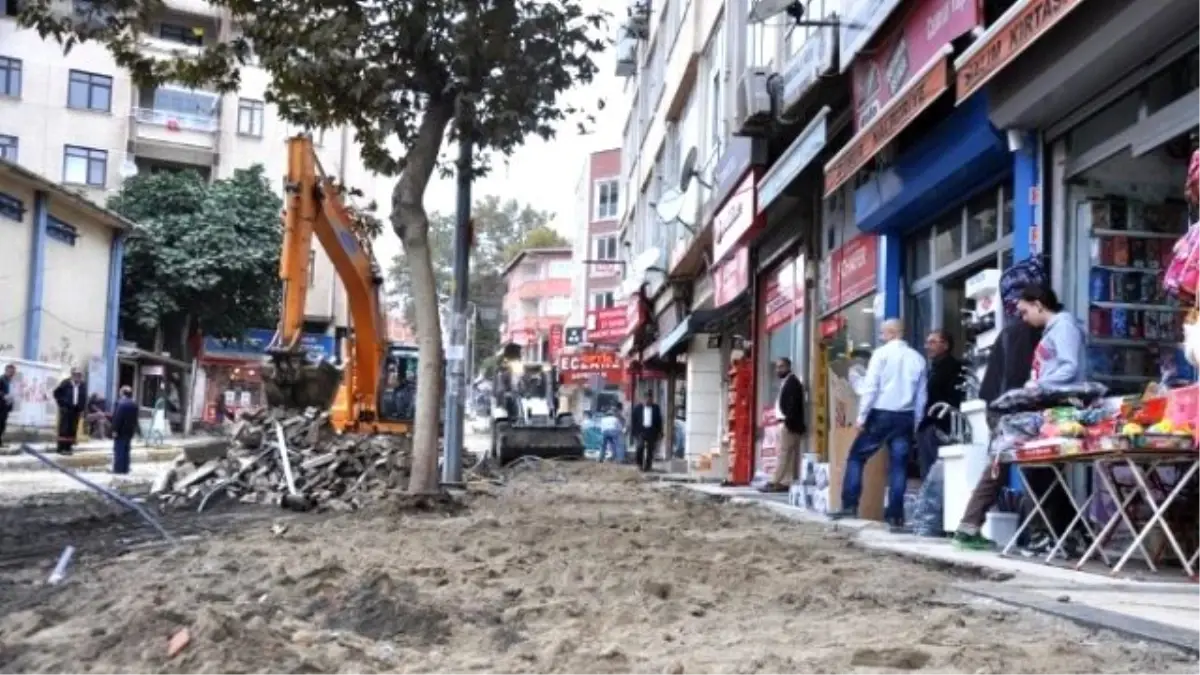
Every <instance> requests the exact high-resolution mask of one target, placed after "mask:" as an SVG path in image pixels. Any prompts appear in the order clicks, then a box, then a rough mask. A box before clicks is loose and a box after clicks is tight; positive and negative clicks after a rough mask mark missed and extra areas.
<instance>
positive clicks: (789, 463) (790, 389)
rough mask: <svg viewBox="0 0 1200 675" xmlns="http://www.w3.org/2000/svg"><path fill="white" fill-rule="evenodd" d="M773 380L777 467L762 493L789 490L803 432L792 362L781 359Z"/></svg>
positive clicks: (800, 395) (799, 393)
mask: <svg viewBox="0 0 1200 675" xmlns="http://www.w3.org/2000/svg"><path fill="white" fill-rule="evenodd" d="M775 376H776V377H778V378H779V380H780V384H779V398H777V399H776V400H775V419H776V420H778V421H779V463H778V464H777V465H776V466H775V475H774V476H772V477H771V482H770V483H767V484H766V485H764V486H763V487H762V488H761V490H762V492H787V491H788V489H789V488H790V487H791V486H792V482H793V481H795V480H796V469H797V467H798V466H799V465H800V439H802V438H804V433H805V431H806V430H807V429H806V427H805V423H804V418H805V416H806V414H807V411H806V410H805V405H804V384H803V383H801V382H800V378H798V377H796V374H795V373H794V372H792V360H791V359H789V358H787V357H786V356H785V357H782V358H780V359H779V360H778V361H776V362H775Z"/></svg>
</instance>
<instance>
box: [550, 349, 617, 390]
mask: <svg viewBox="0 0 1200 675" xmlns="http://www.w3.org/2000/svg"><path fill="white" fill-rule="evenodd" d="M557 363H558V375H559V379H560V380H561V381H563V382H580V381H583V380H586V379H587V378H588V377H589V376H591V375H601V376H603V377H604V378H605V379H606V380H610V381H611V380H612V379H613V378H616V379H617V381H619V380H620V378H621V376H622V373H624V371H625V365H624V363H623V362H622V361H621V357H619V356H617V355H616V354H614V353H612V352H599V351H590V350H589V351H585V352H582V353H579V354H572V355H569V356H568V355H564V356H560V357H558V360H557Z"/></svg>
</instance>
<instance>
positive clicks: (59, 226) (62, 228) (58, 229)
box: [46, 216, 79, 246]
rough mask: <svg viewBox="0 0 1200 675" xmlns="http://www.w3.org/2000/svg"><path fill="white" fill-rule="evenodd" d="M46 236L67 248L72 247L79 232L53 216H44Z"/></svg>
mask: <svg viewBox="0 0 1200 675" xmlns="http://www.w3.org/2000/svg"><path fill="white" fill-rule="evenodd" d="M46 236H47V237H49V238H50V239H53V240H54V241H57V242H60V243H63V244H66V245H67V246H74V245H75V240H76V239H78V238H79V230H77V229H75V226H74V225H72V224H70V223H66V222H63V221H61V220H59V219H58V218H55V217H54V216H46Z"/></svg>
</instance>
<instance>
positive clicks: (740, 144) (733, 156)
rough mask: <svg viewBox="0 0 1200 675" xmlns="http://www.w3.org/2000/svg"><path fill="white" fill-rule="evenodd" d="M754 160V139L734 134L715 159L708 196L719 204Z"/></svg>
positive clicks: (714, 202)
mask: <svg viewBox="0 0 1200 675" xmlns="http://www.w3.org/2000/svg"><path fill="white" fill-rule="evenodd" d="M753 161H754V140H753V139H751V138H747V137H745V136H734V137H732V138H730V139H729V142H728V143H726V144H725V151H724V152H723V153H721V157H720V158H719V159H717V166H716V168H715V169H713V191H712V196H711V197H710V198H709V199H711V200H712V203H713V204H715V205H719V204H721V203H722V202H724V201H725V198H726V197H728V196H729V191H730V190H732V189H733V186H734V185H735V184H736V183H737V181H738V179H739V178H741V177H742V176H744V175H745V174H746V171H747V170H748V169H749V168H750V165H751V164H752V163H753Z"/></svg>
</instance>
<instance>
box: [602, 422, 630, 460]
mask: <svg viewBox="0 0 1200 675" xmlns="http://www.w3.org/2000/svg"><path fill="white" fill-rule="evenodd" d="M622 426H623V425H622V424H621V416H620V415H619V414H618V413H617V409H616V408H608V409H607V410H605V411H604V414H603V415H602V416H601V417H600V461H601V462H603V461H604V458H605V457H606V456H611V457H612V460H613V461H614V462H616V463H617V464H624V463H625V439H624V435H625V434H624V429H623V428H622Z"/></svg>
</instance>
